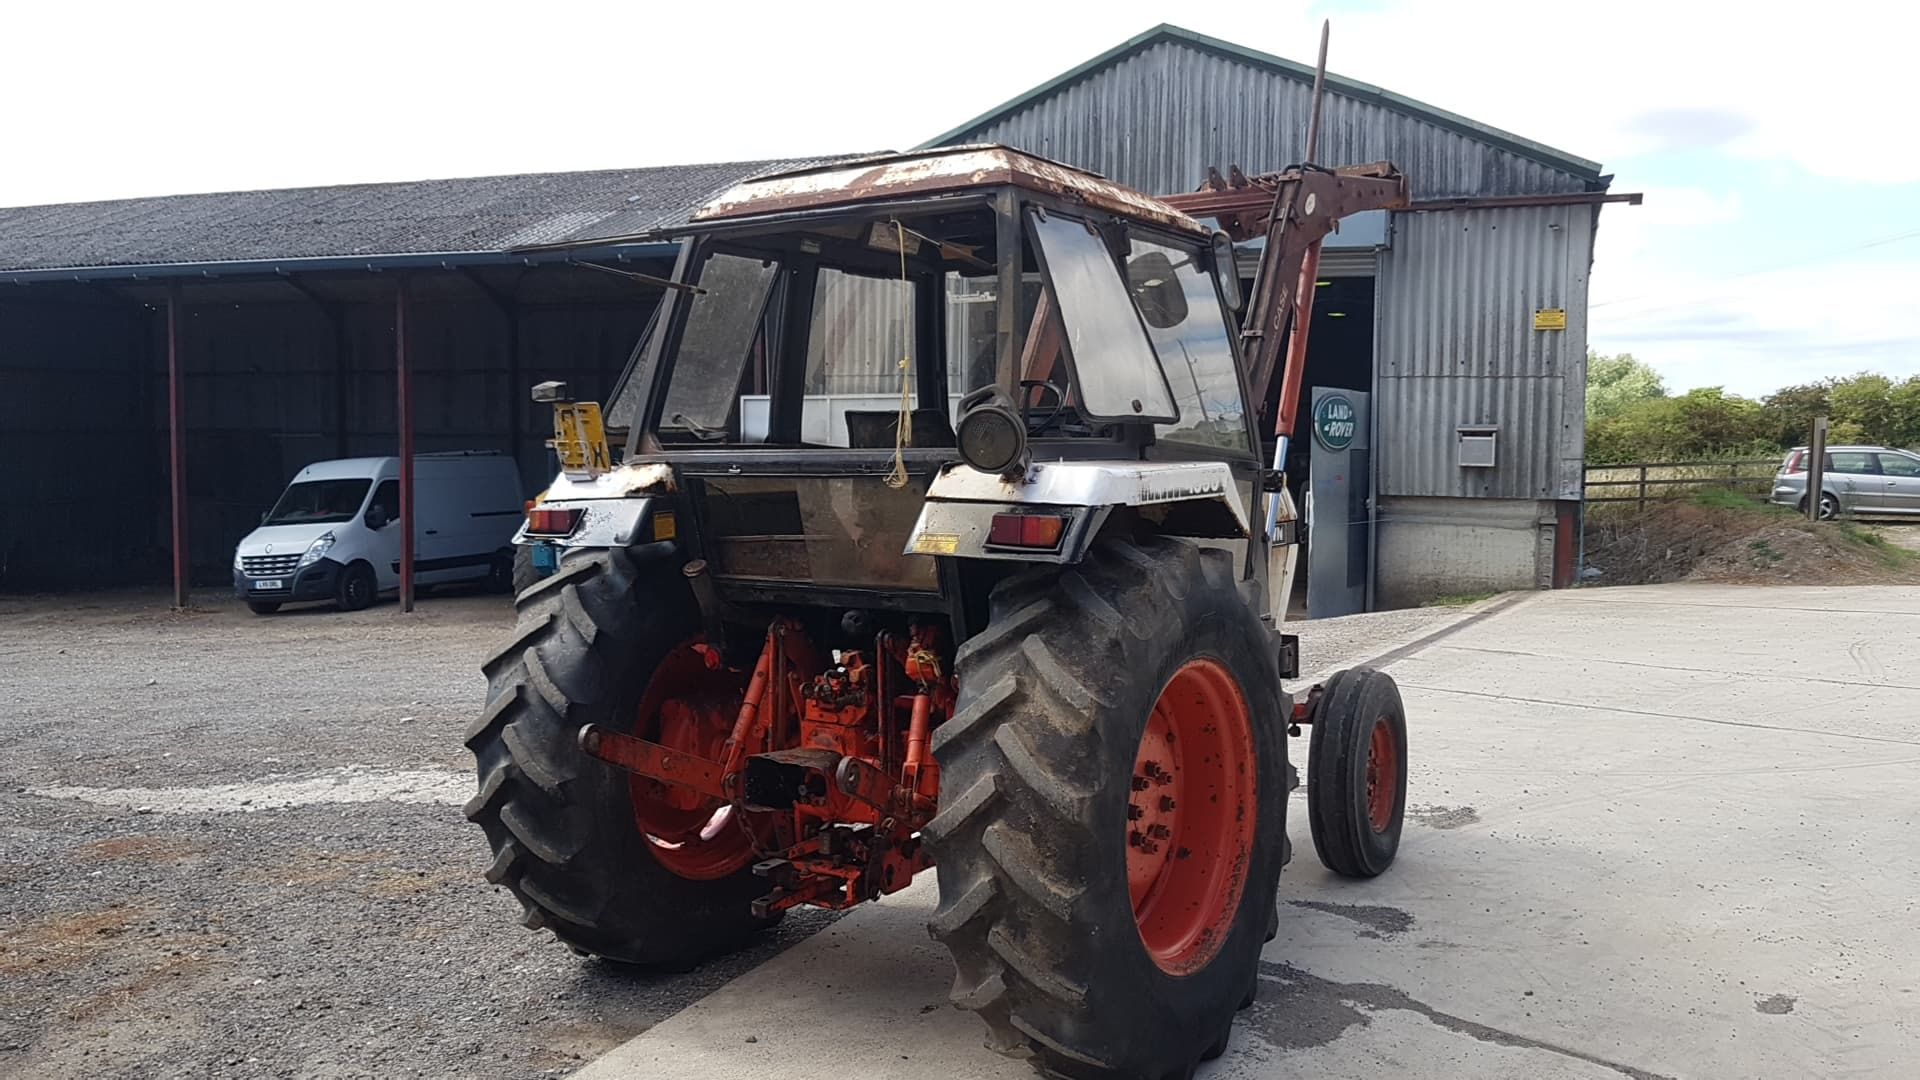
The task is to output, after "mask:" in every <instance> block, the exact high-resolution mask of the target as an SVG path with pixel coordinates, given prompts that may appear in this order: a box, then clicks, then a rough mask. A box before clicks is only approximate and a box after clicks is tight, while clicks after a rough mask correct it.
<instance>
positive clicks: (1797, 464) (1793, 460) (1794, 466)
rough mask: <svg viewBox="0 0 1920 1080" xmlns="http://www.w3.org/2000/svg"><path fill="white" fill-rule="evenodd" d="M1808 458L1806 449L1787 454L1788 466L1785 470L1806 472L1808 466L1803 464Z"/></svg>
mask: <svg viewBox="0 0 1920 1080" xmlns="http://www.w3.org/2000/svg"><path fill="white" fill-rule="evenodd" d="M1806 458H1807V452H1806V451H1805V450H1795V451H1794V452H1793V453H1791V454H1788V455H1787V467H1786V469H1785V470H1783V471H1785V472H1790V473H1797V472H1806V471H1807V467H1806V466H1805V465H1803V464H1801V462H1803V461H1805V460H1806Z"/></svg>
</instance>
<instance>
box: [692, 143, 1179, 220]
mask: <svg viewBox="0 0 1920 1080" xmlns="http://www.w3.org/2000/svg"><path fill="white" fill-rule="evenodd" d="M1007 185H1011V186H1013V187H1017V188H1022V189H1025V190H1027V191H1032V192H1036V193H1039V194H1042V195H1047V196H1051V197H1053V198H1055V199H1059V200H1062V201H1065V202H1068V203H1079V204H1083V205H1086V206H1090V207H1093V208H1095V209H1098V210H1104V211H1106V212H1108V213H1112V214H1117V215H1119V216H1121V217H1126V218H1132V219H1135V220H1141V221H1147V222H1151V223H1152V224H1155V225H1159V226H1161V227H1163V228H1167V229H1172V230H1174V231H1176V232H1184V233H1191V234H1195V235H1200V236H1204V235H1206V234H1207V232H1208V231H1209V230H1208V229H1207V227H1206V226H1205V225H1202V224H1201V223H1200V222H1199V221H1196V220H1195V219H1193V218H1191V217H1189V216H1187V215H1186V214H1184V213H1181V212H1180V211H1178V210H1175V209H1174V208H1173V207H1171V206H1168V205H1167V204H1166V203H1163V202H1161V201H1160V200H1158V199H1156V198H1153V197H1152V196H1150V195H1144V194H1141V193H1140V192H1138V191H1135V190H1133V189H1132V188H1130V187H1126V186H1124V185H1122V184H1116V183H1114V182H1113V181H1111V180H1108V179H1107V178H1106V177H1104V176H1101V175H1100V174H1098V173H1093V172H1088V171H1086V170H1084V169H1076V168H1074V167H1073V166H1071V165H1062V164H1060V163H1059V162H1057V161H1048V160H1047V159H1046V158H1043V157H1037V156H1035V155H1033V154H1029V153H1027V152H1025V151H1023V150H1015V149H1014V148H1012V147H1010V146H998V145H977V146H945V147H937V148H933V149H928V150H917V151H914V152H912V153H906V154H877V155H874V156H872V157H865V158H857V159H853V160H848V161H839V162H834V163H832V164H827V165H819V166H814V167H812V168H806V169H797V170H794V171H791V172H782V173H774V174H771V175H768V176H762V177H757V178H755V179H752V180H747V181H743V182H741V183H738V184H735V185H734V186H733V187H730V188H728V189H727V190H725V191H723V192H721V193H720V194H719V195H717V196H715V197H714V198H713V200H712V201H710V202H708V203H707V204H706V205H704V206H702V207H701V208H700V209H698V210H696V211H694V214H693V218H692V221H691V224H692V226H693V227H694V228H695V229H698V228H699V227H700V226H701V225H708V224H717V223H720V222H733V221H742V220H747V219H751V218H757V217H768V216H774V215H780V214H789V213H794V212H797V211H806V210H820V209H828V208H832V207H839V206H846V207H852V206H858V205H860V204H862V203H870V202H879V201H886V200H893V199H903V198H921V197H927V196H937V195H957V194H964V193H967V192H974V191H985V190H987V189H991V188H995V187H1002V186H1007Z"/></svg>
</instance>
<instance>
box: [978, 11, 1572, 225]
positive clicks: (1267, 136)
mask: <svg viewBox="0 0 1920 1080" xmlns="http://www.w3.org/2000/svg"><path fill="white" fill-rule="evenodd" d="M1312 97H1313V90H1312V87H1310V86H1308V85H1307V84H1305V83H1303V82H1301V81H1299V80H1297V79H1292V78H1288V77H1286V76H1284V75H1279V74H1276V73H1274V72H1272V71H1269V70H1265V69H1263V68H1258V67H1254V66H1252V65H1250V64H1246V63H1243V62H1240V61H1237V60H1232V59H1229V58H1227V57H1225V56H1221V55H1218V54H1216V53H1212V52H1206V51H1202V50H1200V49H1196V48H1192V47H1190V46H1187V45H1184V44H1180V43H1177V42H1167V41H1163V42H1159V43H1157V44H1154V45H1151V46H1149V47H1148V48H1146V49H1143V50H1141V51H1140V52H1137V53H1134V54H1133V55H1131V56H1128V57H1125V58H1123V59H1121V60H1119V61H1117V62H1116V63H1114V64H1113V65H1111V66H1110V67H1107V68H1104V69H1102V70H1100V71H1098V72H1096V73H1094V74H1092V75H1091V76H1089V77H1087V78H1085V79H1082V80H1080V81H1079V82H1077V83H1074V84H1073V85H1071V86H1068V87H1066V88H1064V89H1062V90H1061V91H1060V92H1058V93H1055V94H1051V95H1048V96H1046V97H1045V98H1042V99H1041V100H1038V101H1035V102H1033V103H1031V104H1030V105H1028V106H1027V107H1025V108H1023V109H1021V110H1020V111H1018V112H1016V113H1014V114H1013V115H1011V116H1008V117H1006V118H1004V119H1002V120H999V121H996V122H994V123H990V124H986V125H984V126H982V127H979V128H975V129H973V130H971V131H968V132H966V133H965V134H963V135H961V136H959V137H957V138H954V139H951V140H948V141H949V142H953V143H961V142H1001V143H1007V144H1009V145H1012V146H1017V147H1020V148H1021V149H1024V150H1029V151H1032V152H1033V153H1036V154H1041V155H1044V156H1046V157H1049V158H1053V159H1054V160H1056V161H1064V162H1066V163H1068V164H1070V165H1078V166H1080V167H1081V168H1086V169H1093V170H1094V171H1096V172H1099V173H1102V174H1104V175H1106V176H1109V177H1111V178H1113V179H1115V180H1118V181H1120V182H1121V183H1124V184H1128V185H1131V186H1133V187H1136V188H1139V189H1140V190H1142V191H1147V192H1153V193H1159V194H1164V193H1168V192H1175V191H1191V190H1193V189H1194V187H1195V186H1196V185H1197V184H1198V183H1199V182H1200V181H1201V180H1202V179H1204V178H1205V175H1206V167H1207V166H1208V165H1218V166H1220V167H1221V168H1222V170H1223V171H1224V169H1225V167H1226V166H1227V165H1230V164H1237V165H1240V166H1242V167H1244V168H1246V169H1247V170H1248V171H1250V172H1255V171H1264V170H1270V169H1277V168H1281V167H1283V166H1286V165H1289V164H1292V163H1294V162H1297V161H1299V160H1300V153H1301V149H1302V147H1301V142H1300V140H1301V138H1302V133H1303V132H1305V131H1306V130H1307V113H1308V110H1309V108H1310V107H1311V104H1312ZM1321 147H1322V149H1321V153H1320V154H1319V158H1320V160H1321V161H1324V162H1330V163H1334V164H1343V165H1344V164H1349V163H1357V162H1366V161H1379V160H1388V161H1392V162H1393V163H1394V164H1396V165H1398V166H1399V167H1400V169H1401V171H1402V172H1404V173H1406V174H1407V176H1408V177H1409V179H1410V180H1411V181H1412V184H1413V195H1414V198H1416V199H1422V198H1434V197H1441V196H1463V195H1530V194H1540V193H1544V192H1568V191H1582V190H1585V181H1584V180H1583V179H1582V178H1580V177H1577V176H1574V175H1573V174H1571V173H1568V172H1565V171H1562V170H1560V169H1557V168H1554V167H1552V166H1549V165H1546V164H1543V163H1541V162H1538V161H1535V160H1533V159H1531V158H1527V157H1523V156H1521V155H1519V154H1516V153H1513V152H1512V151H1509V150H1506V149H1502V148H1500V147H1497V146H1493V145H1490V144H1488V143H1486V142H1482V141H1480V140H1477V139H1473V138H1470V137H1468V136H1466V135H1463V134H1460V133H1458V132H1455V131H1452V130H1449V129H1447V128H1443V127H1440V126H1438V125H1436V124H1434V123H1432V122H1430V121H1426V120H1422V119H1419V118H1418V117H1415V116H1411V115H1409V114H1407V113H1403V112H1399V111H1396V110H1392V109H1389V108H1387V107H1385V106H1383V105H1379V104H1375V103H1373V102H1368V101H1361V100H1357V99H1355V98H1350V97H1346V96H1344V95H1342V94H1340V93H1338V92H1336V91H1335V90H1333V89H1332V88H1331V87H1330V88H1328V91H1327V98H1326V107H1325V110H1324V120H1323V134H1322V136H1321Z"/></svg>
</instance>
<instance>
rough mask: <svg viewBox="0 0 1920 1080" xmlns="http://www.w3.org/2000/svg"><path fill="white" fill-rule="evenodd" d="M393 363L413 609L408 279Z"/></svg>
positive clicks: (404, 567)
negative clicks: (397, 384) (395, 378)
mask: <svg viewBox="0 0 1920 1080" xmlns="http://www.w3.org/2000/svg"><path fill="white" fill-rule="evenodd" d="M393 361H394V362H393V366H394V374H395V376H396V377H397V381H398V382H399V422H398V423H399V428H400V610H401V611H402V612H408V611H412V610H413V538H414V537H413V369H412V368H410V367H408V366H407V279H406V278H401V279H400V281H399V284H398V286H397V287H396V288H395V290H394V304H393Z"/></svg>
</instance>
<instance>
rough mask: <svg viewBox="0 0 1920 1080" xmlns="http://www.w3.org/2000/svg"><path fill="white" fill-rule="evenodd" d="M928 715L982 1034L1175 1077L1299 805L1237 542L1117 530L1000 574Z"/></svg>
mask: <svg viewBox="0 0 1920 1080" xmlns="http://www.w3.org/2000/svg"><path fill="white" fill-rule="evenodd" d="M958 668H959V676H960V695H959V701H958V705H957V708H956V710H955V712H954V715H953V718H952V719H951V720H949V721H947V722H946V723H945V724H942V725H941V726H940V727H939V728H938V729H936V730H935V732H934V735H933V750H934V755H935V757H936V758H937V759H938V761H939V763H940V769H941V791H940V813H939V815H938V816H937V817H935V818H934V820H933V821H932V822H931V823H929V825H928V827H927V829H926V831H925V835H926V837H927V838H928V842H929V844H930V845H931V848H932V852H933V856H934V864H935V867H936V868H937V872H938V875H939V881H940V906H939V909H938V910H937V911H936V912H935V914H934V917H933V920H932V923H931V925H930V929H931V931H932V933H933V935H934V936H935V937H936V938H938V939H940V940H941V941H943V942H945V943H946V945H947V947H948V949H949V950H950V951H951V952H952V953H953V957H954V963H955V966H956V968H957V969H958V970H957V973H956V976H955V979H954V987H953V995H952V996H953V1000H954V1002H955V1003H956V1004H958V1005H960V1006H961V1007H963V1008H968V1009H972V1010H974V1011H976V1012H978V1013H980V1015H981V1017H982V1018H983V1019H984V1020H985V1021H986V1022H987V1026H988V1029H989V1032H990V1041H989V1045H990V1046H992V1047H994V1048H995V1049H998V1050H1000V1051H1002V1052H1003V1053H1009V1054H1015V1055H1020V1056H1033V1057H1037V1058H1038V1059H1039V1064H1041V1065H1042V1066H1044V1067H1045V1068H1046V1069H1049V1070H1051V1071H1053V1072H1055V1073H1059V1074H1063V1075H1067V1076H1087V1077H1121V1076H1126V1077H1135V1076H1144V1077H1152V1078H1155V1080H1158V1078H1160V1077H1163V1076H1168V1075H1174V1076H1184V1075H1187V1073H1188V1071H1189V1070H1191V1069H1192V1068H1194V1067H1195V1066H1196V1065H1197V1064H1198V1063H1199V1062H1200V1061H1202V1060H1204V1059H1206V1058H1208V1057H1210V1056H1213V1055H1214V1054H1217V1053H1218V1052H1219V1050H1220V1048H1221V1047H1222V1046H1224V1045H1225V1040H1226V1035H1227V1031H1228V1028H1229V1027H1230V1026H1231V1024H1232V1020H1233V1014H1234V1011H1235V1010H1236V1009H1237V1008H1239V1007H1240V1006H1241V1005H1243V1004H1245V1003H1246V1002H1247V1001H1248V1000H1250V997H1251V995H1252V992H1253V988H1254V986H1255V978H1256V975H1257V965H1258V961H1259V952H1260V947H1261V945H1262V943H1263V942H1264V941H1265V939H1266V936H1267V930H1268V923H1269V920H1270V918H1271V916H1272V913H1273V905H1274V894H1275V891H1276V889H1277V886H1278V880H1279V874H1280V865H1281V850H1282V838H1283V837H1284V835H1285V825H1286V819H1285V814H1286V796H1287V792H1286V785H1285V760H1286V745H1285V728H1284V719H1283V713H1284V711H1285V710H1284V707H1283V701H1284V699H1283V697H1282V693H1281V689H1280V682H1279V669H1278V665H1277V662H1276V652H1275V649H1274V647H1273V643H1272V641H1271V638H1270V635H1269V633H1268V632H1267V630H1266V629H1265V627H1263V626H1262V625H1261V623H1260V621H1259V618H1258V616H1256V615H1255V614H1254V612H1253V610H1252V609H1251V608H1250V607H1248V606H1247V605H1246V603H1245V602H1244V601H1243V600H1242V598H1241V596H1240V593H1239V591H1238V589H1237V588H1236V575H1235V573H1234V562H1233V559H1232V556H1230V555H1229V554H1227V553H1226V552H1223V551H1215V550H1203V549H1201V548H1198V547H1196V546H1194V545H1192V544H1190V543H1187V542H1185V541H1179V540H1169V539H1162V538H1158V537H1149V538H1145V539H1141V540H1137V541H1134V540H1119V539H1109V540H1103V541H1101V543H1100V544H1099V545H1098V546H1096V548H1095V549H1094V551H1093V552H1092V553H1091V554H1090V555H1089V556H1088V557H1087V559H1086V560H1085V561H1083V562H1082V563H1080V564H1079V565H1077V566H1071V567H1064V568H1058V569H1054V568H1049V569H1046V570H1039V571H1034V572H1031V573H1027V574H1023V575H1020V576H1018V577H1014V578H1011V579H1009V580H1007V581H1004V582H1002V583H1001V584H1000V585H999V586H998V587H997V588H996V589H995V590H994V593H993V596H992V600H991V610H990V617H989V620H988V625H987V628H986V629H985V630H984V631H982V632H981V633H979V634H977V635H975V636H974V637H973V638H972V639H970V640H969V641H967V642H966V643H965V644H964V645H963V646H962V647H961V649H960V652H959V656H958Z"/></svg>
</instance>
